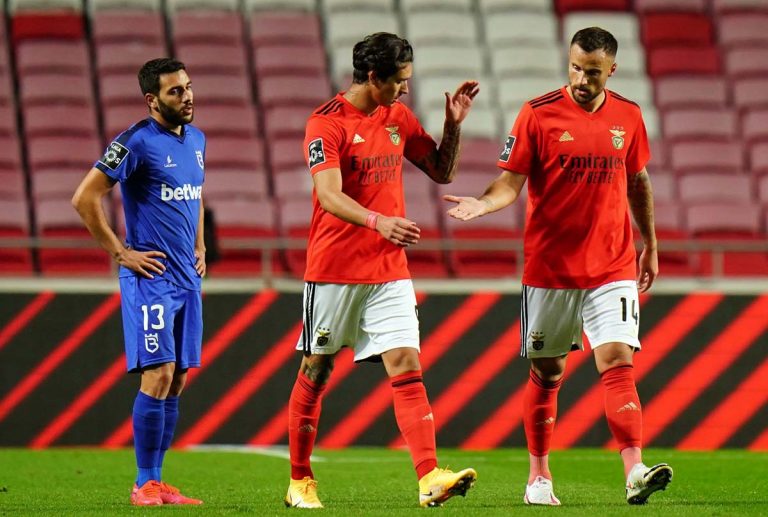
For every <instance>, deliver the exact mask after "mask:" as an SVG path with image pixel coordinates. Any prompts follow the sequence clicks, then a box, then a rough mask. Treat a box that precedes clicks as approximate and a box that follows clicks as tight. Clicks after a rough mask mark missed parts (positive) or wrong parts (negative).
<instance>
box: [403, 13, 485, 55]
mask: <svg viewBox="0 0 768 517" xmlns="http://www.w3.org/2000/svg"><path fill="white" fill-rule="evenodd" d="M405 25H406V35H407V38H408V41H410V42H411V44H413V45H414V46H415V47H416V48H419V47H422V46H427V45H454V46H457V47H458V46H467V47H472V46H475V45H477V44H478V43H479V40H478V34H477V25H476V24H475V22H474V17H473V18H472V19H471V20H467V15H466V14H461V13H453V12H446V11H433V12H429V13H411V14H410V15H408V17H406V19H405Z"/></svg>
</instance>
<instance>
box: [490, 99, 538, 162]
mask: <svg viewBox="0 0 768 517" xmlns="http://www.w3.org/2000/svg"><path fill="white" fill-rule="evenodd" d="M538 141H539V124H538V121H537V120H536V117H535V115H534V114H533V108H531V106H530V104H528V103H527V102H526V103H525V104H523V107H522V108H520V113H518V115H517V119H515V125H514V126H512V130H511V131H510V132H509V135H508V136H507V140H506V141H505V142H504V149H503V150H502V151H501V156H499V161H498V162H497V165H498V166H499V167H500V168H502V169H505V170H508V171H512V172H517V173H520V174H526V175H527V174H530V173H531V170H532V169H533V164H534V161H535V160H536V156H537V149H538Z"/></svg>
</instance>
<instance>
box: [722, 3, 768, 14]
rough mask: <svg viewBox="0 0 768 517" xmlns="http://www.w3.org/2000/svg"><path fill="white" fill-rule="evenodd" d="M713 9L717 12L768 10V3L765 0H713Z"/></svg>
mask: <svg viewBox="0 0 768 517" xmlns="http://www.w3.org/2000/svg"><path fill="white" fill-rule="evenodd" d="M712 9H713V10H714V11H715V13H717V14H724V13H734V12H749V13H765V12H768V5H765V2H764V1H763V0H712Z"/></svg>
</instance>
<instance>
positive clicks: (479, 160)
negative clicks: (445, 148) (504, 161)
mask: <svg viewBox="0 0 768 517" xmlns="http://www.w3.org/2000/svg"><path fill="white" fill-rule="evenodd" d="M504 129H505V130H507V129H511V126H510V127H509V128H507V127H505V128H504ZM501 140H502V137H501V136H500V137H499V138H462V139H461V156H460V158H459V171H460V172H463V171H464V169H469V170H478V169H479V170H485V171H488V172H498V171H497V169H496V160H498V158H499V155H500V154H501V150H502V147H503V146H502V142H501Z"/></svg>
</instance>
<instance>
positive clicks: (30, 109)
mask: <svg viewBox="0 0 768 517" xmlns="http://www.w3.org/2000/svg"><path fill="white" fill-rule="evenodd" d="M23 118H24V133H25V135H26V136H27V137H30V136H40V135H51V136H53V135H60V134H66V135H81V136H95V135H96V134H97V132H98V128H99V126H98V124H97V122H96V110H95V109H94V107H93V105H91V104H82V105H77V104H52V105H32V106H24V107H23Z"/></svg>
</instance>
